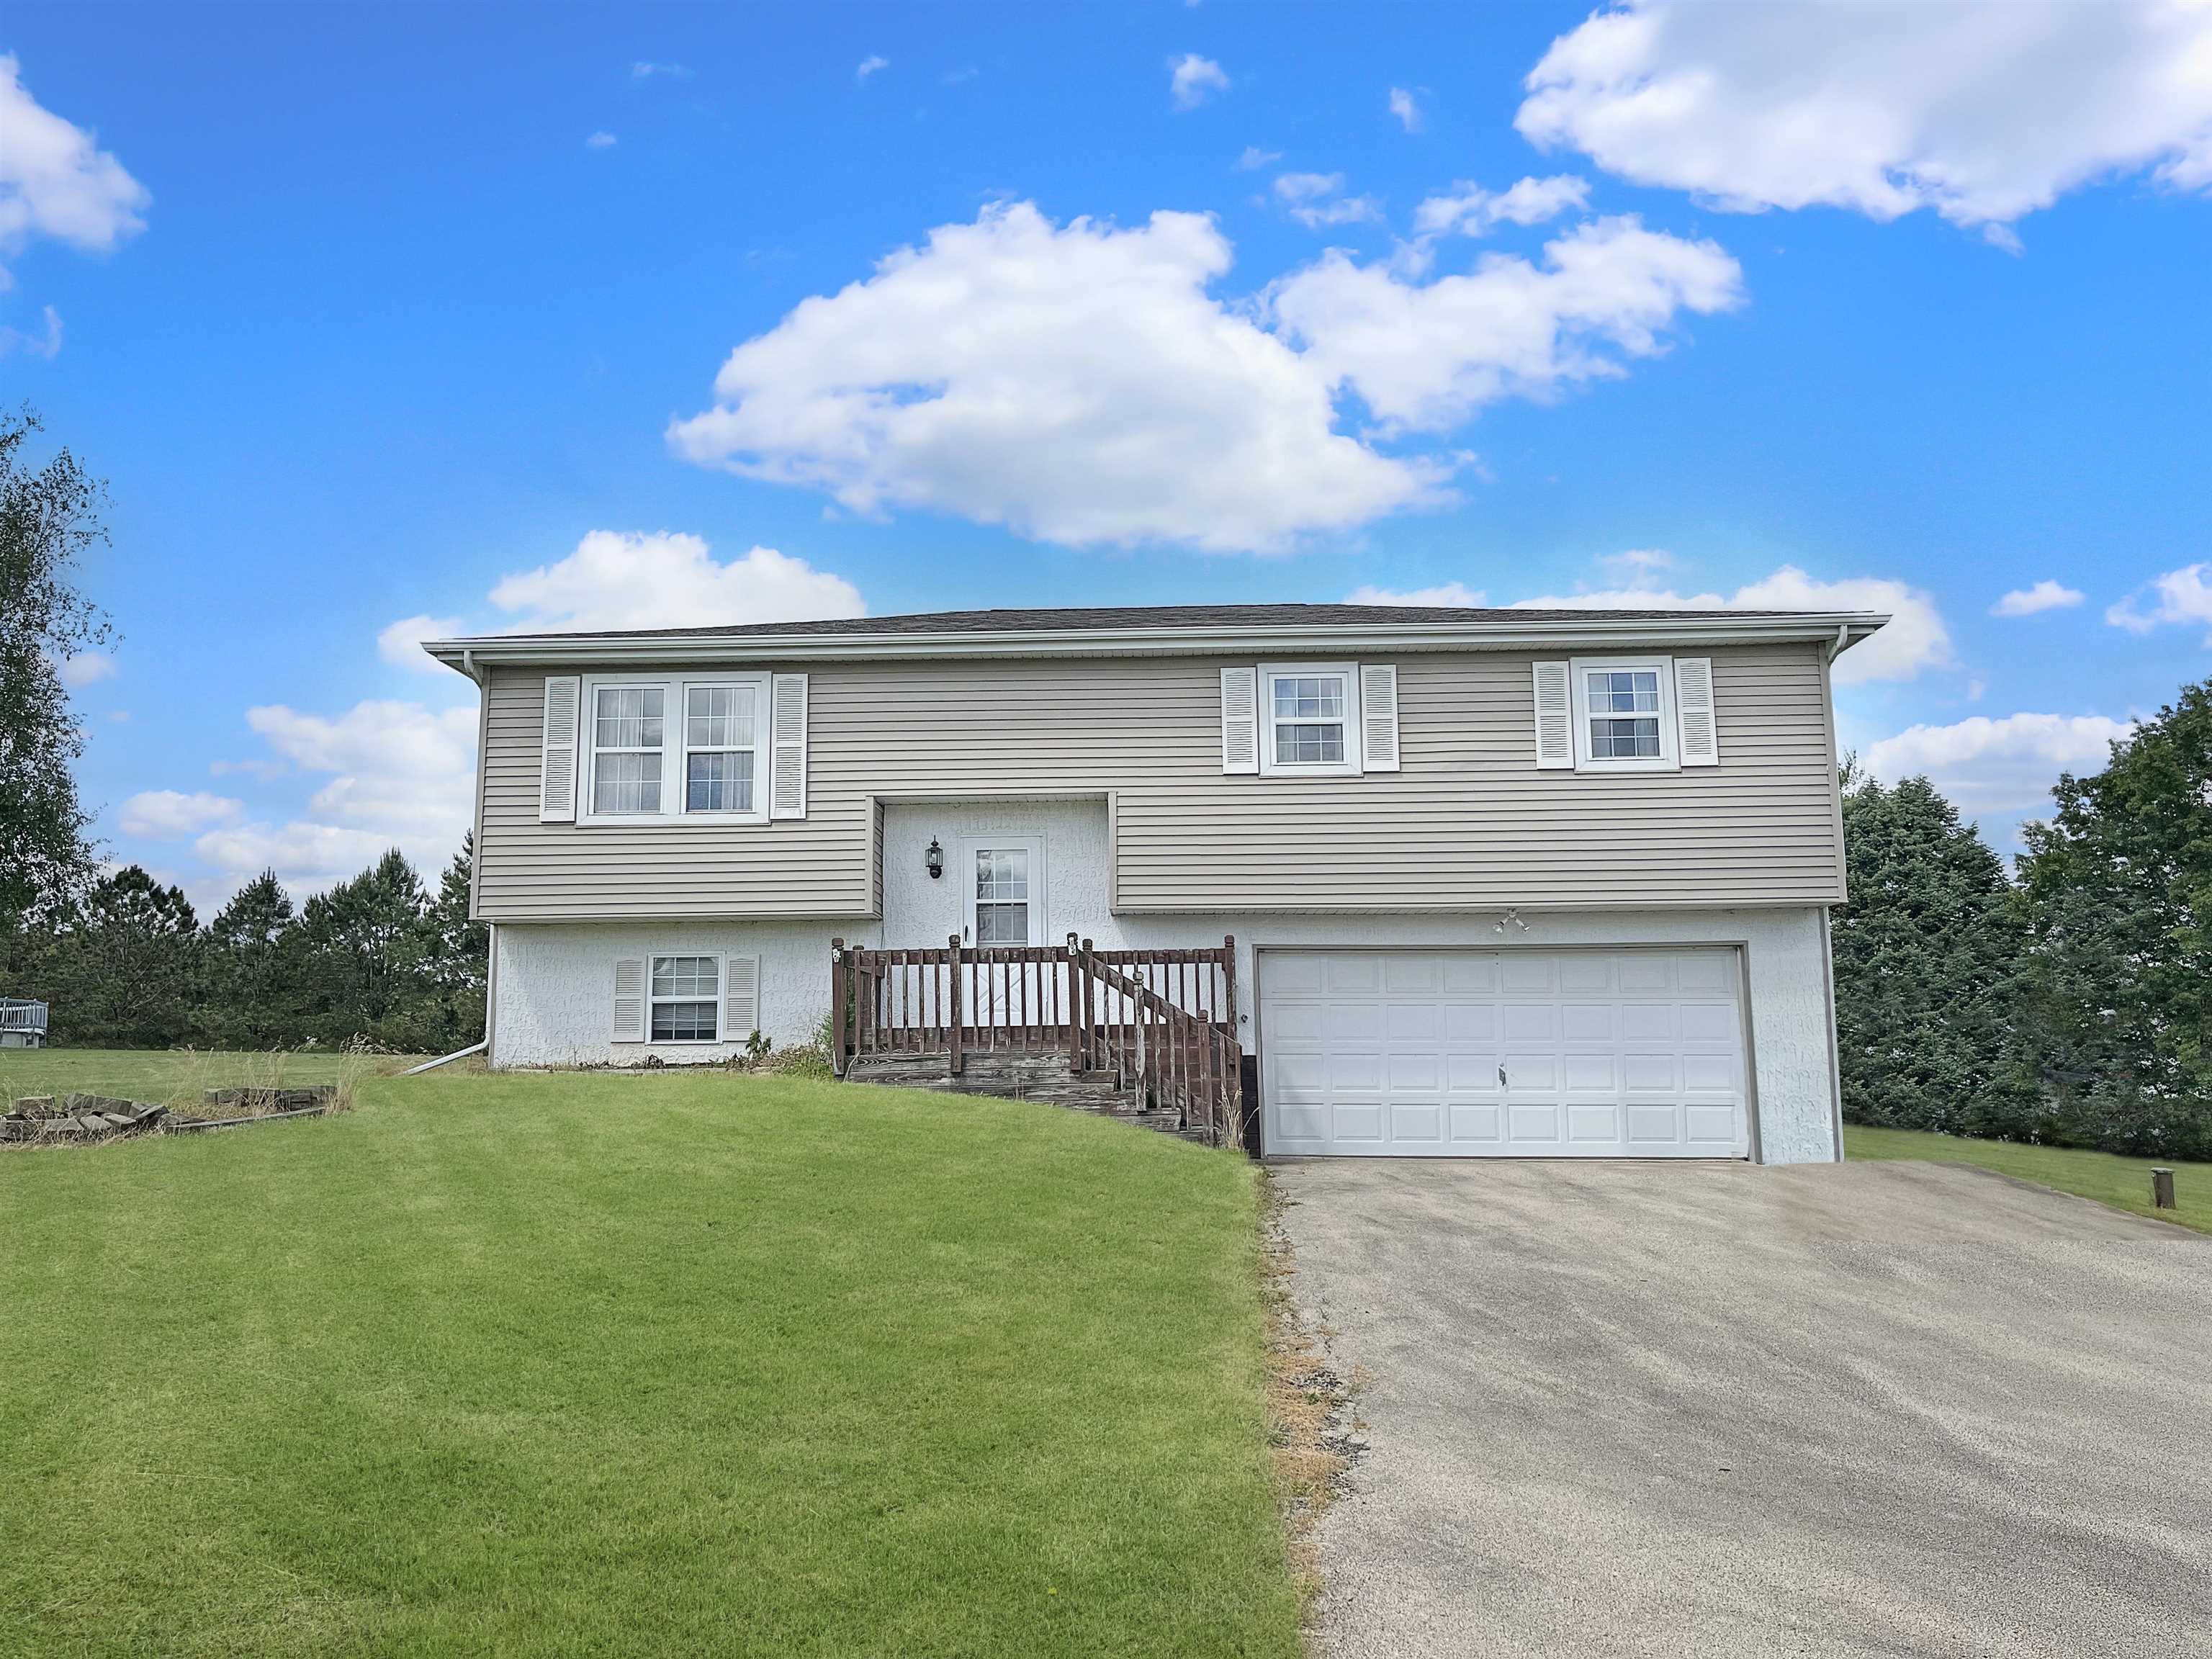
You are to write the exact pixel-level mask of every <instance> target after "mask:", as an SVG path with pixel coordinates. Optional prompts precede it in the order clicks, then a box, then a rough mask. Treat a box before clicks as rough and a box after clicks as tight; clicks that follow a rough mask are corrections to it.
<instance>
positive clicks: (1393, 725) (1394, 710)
mask: <svg viewBox="0 0 2212 1659" xmlns="http://www.w3.org/2000/svg"><path fill="white" fill-rule="evenodd" d="M1359 769H1360V770H1361V771H1363V772H1395V771H1396V770H1397V769H1398V670H1397V668H1396V667H1395V665H1392V664H1390V663H1387V662H1368V663H1362V664H1360V665H1359Z"/></svg>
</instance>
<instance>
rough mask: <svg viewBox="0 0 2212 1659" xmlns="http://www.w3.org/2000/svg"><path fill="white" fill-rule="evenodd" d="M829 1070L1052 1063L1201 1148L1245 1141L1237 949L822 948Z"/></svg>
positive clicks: (836, 944)
mask: <svg viewBox="0 0 2212 1659" xmlns="http://www.w3.org/2000/svg"><path fill="white" fill-rule="evenodd" d="M830 951H831V955H830V978H829V1006H830V1025H831V1032H832V1050H833V1059H834V1060H835V1063H836V1070H837V1073H838V1075H839V1076H841V1077H842V1076H843V1075H844V1074H845V1073H847V1072H848V1070H849V1069H850V1068H851V1067H852V1066H853V1064H854V1062H855V1061H859V1060H867V1059H872V1058H876V1057H882V1056H894V1055H912V1056H915V1057H926V1056H942V1057H943V1058H944V1060H945V1062H946V1066H947V1067H948V1069H949V1070H950V1071H951V1072H952V1073H954V1074H956V1075H957V1074H958V1073H959V1072H960V1070H961V1068H962V1066H963V1064H964V1063H965V1062H966V1060H967V1059H968V1057H969V1056H970V1055H973V1054H1064V1055H1065V1056H1066V1058H1067V1060H1068V1063H1069V1065H1070V1066H1072V1067H1073V1068H1074V1069H1076V1070H1078V1071H1104V1072H1111V1073H1114V1075H1115V1078H1116V1079H1117V1080H1118V1081H1119V1083H1120V1085H1121V1087H1123V1088H1125V1089H1127V1090H1128V1091H1130V1092H1131V1093H1133V1094H1134V1095H1137V1096H1138V1097H1140V1098H1141V1099H1142V1100H1143V1102H1144V1103H1145V1104H1146V1106H1148V1107H1152V1108H1156V1109H1170V1110H1174V1111H1176V1112H1178V1113H1180V1114H1181V1115H1182V1120H1183V1122H1184V1124H1185V1125H1186V1126H1187V1127H1193V1128H1197V1129H1199V1130H1200V1131H1201V1132H1202V1133H1203V1134H1204V1137H1205V1139H1206V1140H1207V1141H1208V1142H1209V1143H1210V1144H1213V1145H1234V1144H1237V1142H1239V1141H1240V1140H1241V1139H1242V1138H1243V1123H1244V1115H1243V1110H1244V1109H1243V1099H1244V1091H1243V1068H1242V1064H1241V1062H1242V1059H1243V1049H1242V1047H1241V1046H1240V1045H1239V1043H1238V1042H1237V1023H1236V1022H1237V1012H1236V1011H1237V968H1236V961H1237V942H1236V940H1235V939H1233V938H1231V939H1225V940H1224V941H1223V942H1222V944H1221V945H1220V946H1219V947H1218V948H1215V947H1212V946H1207V947H1203V948H1199V949H1178V950H1152V951H1146V950H1120V951H1101V950H1098V949H1097V948H1096V947H1095V946H1094V945H1092V944H1091V941H1090V940H1089V939H1078V938H1077V937H1076V936H1075V935H1074V934H1073V933H1071V934H1069V935H1068V938H1067V943H1066V945H1065V946H1059V945H981V946H977V945H963V944H962V943H961V942H960V940H959V939H958V938H957V937H955V938H953V939H949V940H947V941H946V944H945V949H943V950H941V951H939V950H903V951H882V950H865V949H860V948H857V947H852V948H848V946H847V945H846V944H845V942H844V941H843V940H842V939H837V940H835V941H833V942H832V944H831V947H830Z"/></svg>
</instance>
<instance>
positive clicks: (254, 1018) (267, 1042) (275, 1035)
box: [197, 870, 303, 1048]
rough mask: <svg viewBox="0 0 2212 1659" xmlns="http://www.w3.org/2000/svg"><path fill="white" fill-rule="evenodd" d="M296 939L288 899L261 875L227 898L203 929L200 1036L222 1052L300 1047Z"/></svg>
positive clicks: (271, 878) (268, 875)
mask: <svg viewBox="0 0 2212 1659" xmlns="http://www.w3.org/2000/svg"><path fill="white" fill-rule="evenodd" d="M301 943H302V941H301V937H300V933H299V918H298V917H297V916H296V915H295V914H294V912H293V909H292V898H291V895H289V893H287V892H286V891H285V890H284V888H283V883H281V882H279V881H278V880H277V879H276V872H275V871H274V870H264V871H263V872H261V873H260V874H259V875H258V876H256V877H255V878H253V879H252V881H249V882H247V883H246V885H245V886H243V887H241V888H240V889H239V890H238V891H237V892H235V893H234V894H233V895H232V896H231V899H230V902H228V904H226V905H224V906H223V907H222V909H221V910H220V911H218V912H216V919H215V920H214V921H212V922H210V923H209V924H208V933H207V988H208V997H207V1001H206V1004H205V1005H204V1007H203V1008H202V1010H201V1011H200V1018H199V1019H198V1021H197V1025H198V1029H199V1033H200V1035H201V1036H203V1037H204V1039H205V1040H206V1041H207V1042H210V1043H211V1044H214V1045H215V1046H216V1047H220V1048H278V1047H282V1046H283V1045H285V1044H287V1043H289V1042H297V1041H299V1037H298V1036H296V1035H295V1032H297V1030H298V1029H299V1026H300V1023H301V1012H302V1000H303V999H302V996H301V978H302V974H301V957H302V951H301Z"/></svg>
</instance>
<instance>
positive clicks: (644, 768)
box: [580, 674, 769, 823]
mask: <svg viewBox="0 0 2212 1659" xmlns="http://www.w3.org/2000/svg"><path fill="white" fill-rule="evenodd" d="M768 697H769V679H768V676H767V675H765V674H736V675H720V676H716V677H715V678H712V679H659V678H652V677H648V676H642V675H619V676H614V675H610V676H605V677H602V678H592V679H587V680H586V681H585V683H584V707H585V709H586V719H585V721H584V749H583V753H582V755H581V756H580V763H581V767H582V771H583V782H584V787H583V791H582V795H583V806H584V811H583V812H582V814H581V815H580V822H582V823H617V822H628V821H652V822H659V823H673V822H678V821H680V820H683V819H685V818H694V817H697V818H704V817H714V818H719V819H722V820H725V821H727V820H731V819H735V820H737V821H739V822H750V823H758V822H762V821H764V820H765V819H766V818H767V817H768V803H767V801H766V799H764V798H763V797H764V794H765V791H764V789H763V779H764V778H765V776H766V772H767V769H766V766H765V764H764V763H763V758H762V750H763V747H764V746H765V742H766V735H767V726H768V720H767V711H768Z"/></svg>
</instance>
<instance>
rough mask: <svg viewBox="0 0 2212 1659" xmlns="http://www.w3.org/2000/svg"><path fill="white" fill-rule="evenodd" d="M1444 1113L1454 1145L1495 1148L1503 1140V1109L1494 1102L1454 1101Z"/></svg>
mask: <svg viewBox="0 0 2212 1659" xmlns="http://www.w3.org/2000/svg"><path fill="white" fill-rule="evenodd" d="M1444 1111H1445V1114H1446V1116H1447V1117H1448V1119H1449V1121H1450V1124H1451V1138H1452V1139H1453V1141H1454V1142H1455V1143H1458V1144H1462V1145H1467V1146H1498V1145H1501V1144H1502V1143H1503V1142H1504V1139H1505V1109H1504V1107H1503V1106H1502V1105H1500V1104H1499V1103H1498V1102H1496V1101H1494V1100H1455V1101H1453V1102H1451V1103H1449V1104H1448V1105H1447V1106H1446V1107H1445V1108H1444Z"/></svg>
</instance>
